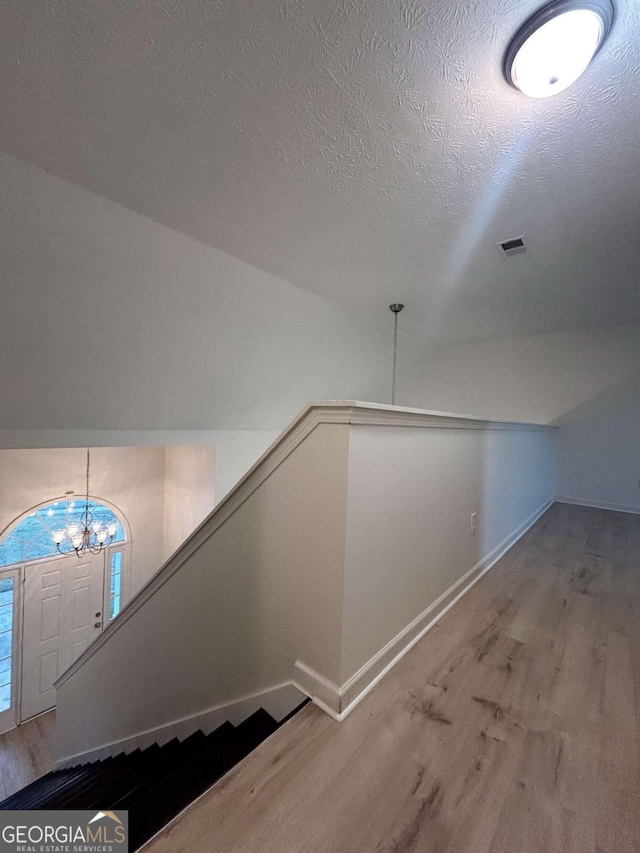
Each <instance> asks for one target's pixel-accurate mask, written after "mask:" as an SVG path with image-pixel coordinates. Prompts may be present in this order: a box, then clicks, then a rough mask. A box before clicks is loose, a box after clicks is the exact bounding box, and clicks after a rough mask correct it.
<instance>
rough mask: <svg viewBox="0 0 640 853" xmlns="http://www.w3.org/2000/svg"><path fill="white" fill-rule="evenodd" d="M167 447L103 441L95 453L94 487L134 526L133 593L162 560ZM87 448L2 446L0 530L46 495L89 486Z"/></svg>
mask: <svg viewBox="0 0 640 853" xmlns="http://www.w3.org/2000/svg"><path fill="white" fill-rule="evenodd" d="M164 468H165V465H164V448H161V447H142V448H133V447H100V448H93V450H92V453H91V484H90V485H91V493H92V495H95V496H96V497H99V498H103V499H104V500H107V501H109V502H110V503H112V504H114V505H115V506H116V507H118V508H119V509H120V510H121V511H122V512H123V513H124V515H125V517H126V518H127V521H128V522H129V525H130V527H131V530H132V531H133V540H134V541H133V548H132V562H131V579H130V584H129V592H130V594H133V593H135V592H137V590H138V589H140V587H142V586H143V585H144V584H145V583H146V582H147V580H148V579H149V578H150V577H151V576H152V575H153V574H154V573H155V572H156V571H157V570H158V569H159V568H160V566H161V564H162V560H163V552H162V539H163V515H164ZM85 472H86V449H84V448H67V449H39V450H0V532H1V531H2V530H4V529H5V527H7V525H9V524H11V522H13V521H14V520H15V519H16V518H17V517H18V516H20V515H22V514H23V513H24V512H26V511H27V510H29V509H31V507H33V506H36V505H37V504H39V503H43V502H44V501H48V500H53V499H55V498H59V497H61V496H62V495H64V493H65V492H66V491H71V490H73V491H74V492H76V493H77V494H79V495H82V494H83V493H84V490H85Z"/></svg>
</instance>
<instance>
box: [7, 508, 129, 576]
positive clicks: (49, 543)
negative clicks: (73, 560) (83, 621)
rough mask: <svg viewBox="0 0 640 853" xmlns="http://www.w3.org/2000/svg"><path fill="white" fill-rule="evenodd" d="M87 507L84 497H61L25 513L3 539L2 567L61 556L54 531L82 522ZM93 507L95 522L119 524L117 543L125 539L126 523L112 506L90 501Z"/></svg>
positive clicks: (114, 538)
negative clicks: (81, 517)
mask: <svg viewBox="0 0 640 853" xmlns="http://www.w3.org/2000/svg"><path fill="white" fill-rule="evenodd" d="M84 508H85V507H84V499H82V500H80V499H78V500H70V501H67V500H58V501H52V502H51V503H47V504H44V505H42V506H39V507H38V508H37V509H34V510H32V511H31V512H29V513H27V514H26V515H23V516H22V518H20V519H19V520H18V521H17V522H16V523H15V524H14V525H13V527H11V528H10V529H9V530H8V532H7V533H6V534H5V535H4V536H3V537H2V539H1V540H0V566H13V565H18V564H20V563H26V562H29V561H30V560H42V559H44V558H46V557H57V556H60V553H59V551H58V549H57V548H56V544H55V542H54V541H53V531H54V530H60V529H62V528H64V527H66V526H67V525H68V524H74V523H75V524H80V516H81V515H82V513H83V512H84ZM89 509H90V510H91V512H92V513H93V518H94V520H95V521H101V522H102V524H104V525H107V524H109V523H111V522H115V523H116V524H117V527H116V533H115V536H114V537H113V542H124V541H125V533H124V529H123V526H122V523H121V521H120V519H119V518H118V516H117V515H116V514H115V512H114V511H113V510H112V509H110V508H109V507H107V506H105V505H104V504H101V503H99V502H97V501H90V503H89Z"/></svg>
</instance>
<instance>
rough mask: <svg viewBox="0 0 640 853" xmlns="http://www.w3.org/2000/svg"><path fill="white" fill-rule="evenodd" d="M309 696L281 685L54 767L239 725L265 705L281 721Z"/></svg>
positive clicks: (292, 686)
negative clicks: (222, 726)
mask: <svg viewBox="0 0 640 853" xmlns="http://www.w3.org/2000/svg"><path fill="white" fill-rule="evenodd" d="M306 698H307V697H306V694H305V693H304V692H300V690H299V689H298V688H297V687H295V686H294V685H293V684H281V685H279V686H278V687H274V688H272V689H271V690H267V691H265V692H264V693H257V694H256V695H255V696H249V697H247V698H246V699H241V700H240V701H238V702H232V703H231V704H229V705H220V706H219V707H217V708H210V709H209V710H207V711H203V712H202V713H200V714H194V715H193V716H191V717H184V718H183V719H181V720H175V721H174V722H172V723H167V724H166V725H163V726H158V727H157V728H155V729H149V730H148V731H146V732H141V733H140V734H138V735H134V736H133V737H129V738H125V739H124V740H118V741H114V742H113V743H109V744H106V746H100V747H98V748H96V749H90V750H88V751H87V752H80V753H78V754H77V755H70V756H66V757H63V758H60V759H58V760H57V761H56V762H55V764H54V770H60V769H62V768H63V767H73V766H75V765H76V764H88V763H89V762H90V761H101V760H102V759H103V758H109V757H110V756H113V755H119V754H120V753H121V752H132V751H133V750H134V749H146V748H147V747H148V746H151V744H154V743H158V744H160V745H162V744H163V743H167V741H170V740H172V739H173V738H174V737H177V738H178V739H179V740H184V738H186V737H189V735H191V734H193V733H194V732H197V731H199V730H200V731H203V732H204V733H205V734H209V733H210V732H212V731H214V729H217V728H218V726H221V725H222V724H223V723H225V722H227V721H228V722H230V723H232V724H233V725H234V726H237V725H239V724H240V723H241V722H242V721H243V720H246V719H247V717H250V716H251V714H253V713H254V712H255V711H257V710H258V709H259V708H264V710H265V711H267V712H268V713H269V714H271V716H272V717H273V718H274V720H276V722H278V723H279V722H280V721H281V720H283V719H284V718H285V717H286V716H287V714H290V713H291V711H293V710H294V708H297V707H298V705H300V704H301V703H302V702H304V701H305V699H306Z"/></svg>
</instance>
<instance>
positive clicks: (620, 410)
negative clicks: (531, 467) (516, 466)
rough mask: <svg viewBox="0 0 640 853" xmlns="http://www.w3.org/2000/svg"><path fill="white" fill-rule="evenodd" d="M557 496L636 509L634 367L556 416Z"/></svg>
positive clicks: (638, 393) (639, 501)
mask: <svg viewBox="0 0 640 853" xmlns="http://www.w3.org/2000/svg"><path fill="white" fill-rule="evenodd" d="M560 425H561V428H560V431H559V444H558V486H557V493H558V497H559V498H560V499H561V500H568V501H570V502H572V503H580V504H587V505H589V504H594V505H596V506H604V507H609V508H610V509H618V510H623V511H627V512H640V371H639V372H638V374H637V375H636V376H634V377H633V378H631V379H629V380H628V381H626V382H621V383H619V384H617V385H613V386H612V387H610V388H608V389H606V390H605V391H603V392H602V393H601V394H598V395H596V396H595V397H593V398H592V399H591V400H589V401H587V402H586V403H584V404H583V405H582V406H578V407H577V408H576V409H574V410H573V411H572V412H570V413H569V414H567V415H566V416H565V417H563V418H562V420H561V421H560Z"/></svg>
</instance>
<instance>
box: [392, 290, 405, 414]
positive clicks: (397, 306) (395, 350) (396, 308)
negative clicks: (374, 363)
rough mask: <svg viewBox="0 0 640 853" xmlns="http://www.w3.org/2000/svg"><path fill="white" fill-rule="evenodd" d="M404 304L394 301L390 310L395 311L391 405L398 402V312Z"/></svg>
mask: <svg viewBox="0 0 640 853" xmlns="http://www.w3.org/2000/svg"><path fill="white" fill-rule="evenodd" d="M403 308H404V305H402V304H401V303H400V302H394V303H393V305H389V311H393V377H392V379H391V405H392V406H395V404H396V357H397V355H398V314H399V313H400V312H401V311H402V309H403Z"/></svg>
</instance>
